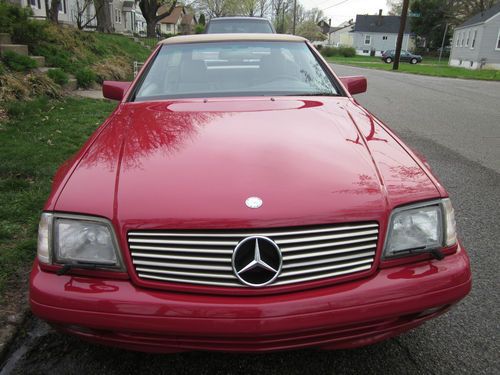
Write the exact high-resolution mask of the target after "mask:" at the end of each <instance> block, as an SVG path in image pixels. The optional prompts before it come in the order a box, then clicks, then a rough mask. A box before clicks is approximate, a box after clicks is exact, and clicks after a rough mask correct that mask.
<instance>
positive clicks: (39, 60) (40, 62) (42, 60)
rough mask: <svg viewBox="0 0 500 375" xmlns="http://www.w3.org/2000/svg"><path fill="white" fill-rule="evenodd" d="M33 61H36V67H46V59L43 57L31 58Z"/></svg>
mask: <svg viewBox="0 0 500 375" xmlns="http://www.w3.org/2000/svg"><path fill="white" fill-rule="evenodd" d="M30 57H31V58H32V59H33V60H35V61H36V65H37V66H38V67H39V68H41V67H44V66H45V57H43V56H30Z"/></svg>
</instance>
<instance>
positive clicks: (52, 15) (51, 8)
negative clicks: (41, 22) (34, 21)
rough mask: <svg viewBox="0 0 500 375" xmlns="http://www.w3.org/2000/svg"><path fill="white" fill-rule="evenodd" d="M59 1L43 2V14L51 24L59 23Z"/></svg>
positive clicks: (46, 0) (48, 0)
mask: <svg viewBox="0 0 500 375" xmlns="http://www.w3.org/2000/svg"><path fill="white" fill-rule="evenodd" d="M60 6H61V0H45V14H46V15H47V19H48V20H49V21H50V22H52V23H58V22H59V19H58V18H59V7H60Z"/></svg>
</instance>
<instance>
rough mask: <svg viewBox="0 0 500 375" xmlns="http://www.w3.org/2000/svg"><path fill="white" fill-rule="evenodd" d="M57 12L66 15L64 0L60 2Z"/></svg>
mask: <svg viewBox="0 0 500 375" xmlns="http://www.w3.org/2000/svg"><path fill="white" fill-rule="evenodd" d="M58 9H59V12H61V13H66V0H61V1H60V2H59V6H58Z"/></svg>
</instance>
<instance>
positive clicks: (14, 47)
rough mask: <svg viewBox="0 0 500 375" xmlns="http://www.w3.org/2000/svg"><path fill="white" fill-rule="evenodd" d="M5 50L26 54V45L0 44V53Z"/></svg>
mask: <svg viewBox="0 0 500 375" xmlns="http://www.w3.org/2000/svg"><path fill="white" fill-rule="evenodd" d="M6 51H12V52H15V53H18V54H20V55H24V56H28V55H29V52H28V46H25V45H23V44H0V53H1V54H3V53H4V52H6Z"/></svg>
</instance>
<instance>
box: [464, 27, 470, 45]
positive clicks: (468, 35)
mask: <svg viewBox="0 0 500 375" xmlns="http://www.w3.org/2000/svg"><path fill="white" fill-rule="evenodd" d="M469 39H470V30H469V31H467V39H465V46H466V47H469Z"/></svg>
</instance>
